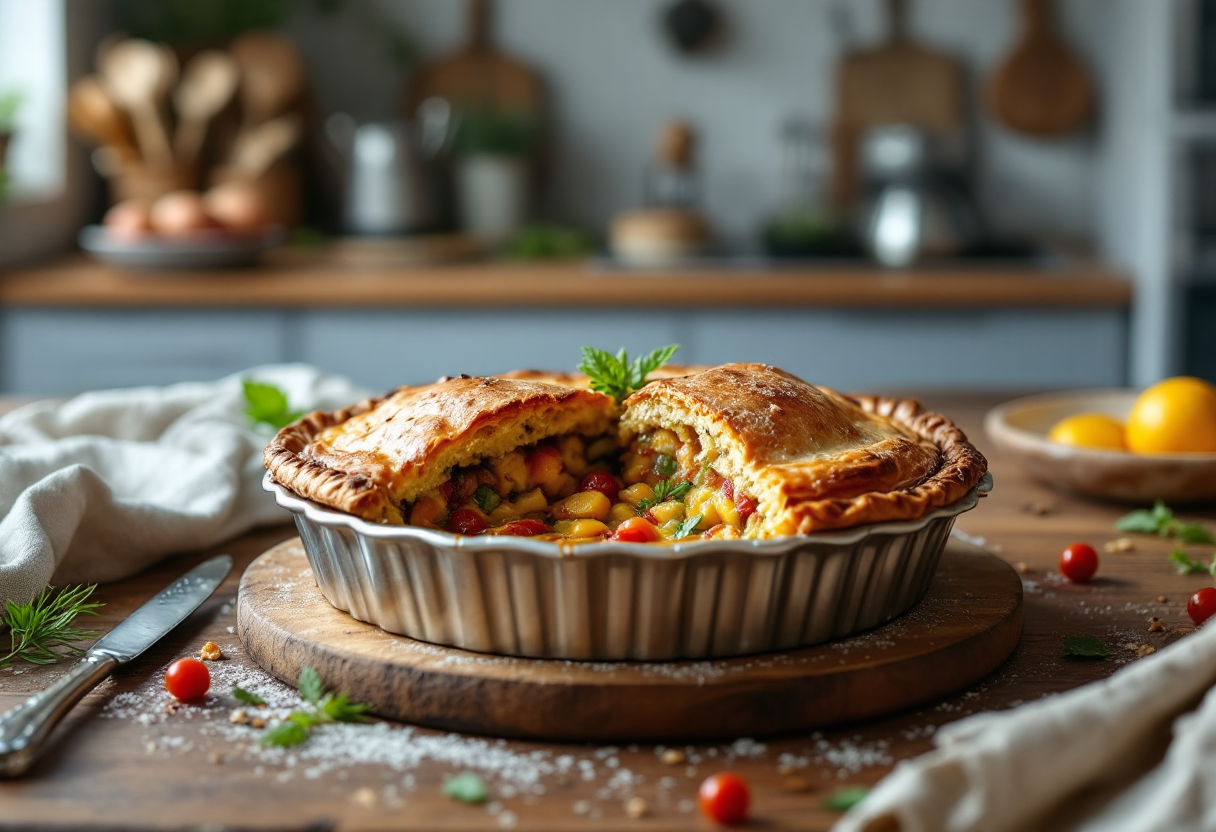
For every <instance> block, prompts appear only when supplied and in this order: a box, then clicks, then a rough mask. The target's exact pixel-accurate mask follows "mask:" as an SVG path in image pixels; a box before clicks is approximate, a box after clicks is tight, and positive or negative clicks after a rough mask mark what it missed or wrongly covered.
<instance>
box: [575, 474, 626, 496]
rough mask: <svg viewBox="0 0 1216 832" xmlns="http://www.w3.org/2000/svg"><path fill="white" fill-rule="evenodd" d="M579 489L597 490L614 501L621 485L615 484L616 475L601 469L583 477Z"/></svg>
mask: <svg viewBox="0 0 1216 832" xmlns="http://www.w3.org/2000/svg"><path fill="white" fill-rule="evenodd" d="M579 490H580V491H598V492H600V493H601V494H603V495H604V496H605V497H607V498H608V499H609V500H611V501H612V502H614V503H615V502H616V495H618V494H620V493H621V487H620V486H619V485H617V482H616V477H614V476H612V474H608V473H605V472H603V471H592V472H591V473H590V474H588V475H587V476H585V477H583V483H582V485H581V486H579Z"/></svg>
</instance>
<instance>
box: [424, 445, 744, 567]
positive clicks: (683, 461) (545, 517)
mask: <svg viewBox="0 0 1216 832" xmlns="http://www.w3.org/2000/svg"><path fill="white" fill-rule="evenodd" d="M712 456H714V455H713V454H712V453H706V452H703V451H702V449H701V445H700V443H699V442H698V441H697V437H696V435H695V433H693V432H692V431H691V430H689V429H685V428H682V429H681V430H680V431H679V435H677V433H676V432H673V431H670V430H666V429H658V430H655V431H653V432H651V433H648V434H645V435H643V436H640V437H638V438H637V439H635V440H634V442H633V443H632V444H631V446H630V447H629V448H628V449H627V450H626V451H625V452H624V453H623V454H622V453H621V450H620V448H619V447H618V446H617V443H616V440H615V439H613V438H612V437H609V436H601V437H596V438H590V439H589V438H586V437H583V436H579V435H576V434H568V435H565V436H559V437H556V438H554V439H548V440H545V441H543V442H540V443H538V444H536V445H532V446H529V447H526V448H519V449H516V450H514V451H511V452H509V453H506V454H504V455H502V456H499V457H495V458H492V459H486V460H483V461H482V462H481V463H479V464H478V465H474V466H470V467H467V468H456V469H453V470H452V472H451V475H450V477H449V478H448V479H447V481H445V482H444V483H443V484H442V485H440V486H439V487H438V488H435V489H433V490H431V491H428V492H426V493H424V494H422V495H420V496H419V497H418V498H417V499H416V500H414V501H413V503H410V504H407V505H405V506H404V507H403V509H404V513H405V516H406V517H407V518H408V519H409V524H410V525H412V526H424V527H427V528H435V529H445V530H447V531H450V532H454V533H456V534H463V535H481V534H495V535H515V536H520V537H539V538H541V539H546V540H566V541H570V542H578V541H591V540H603V539H609V538H610V539H612V540H620V541H627V542H637V543H652V542H664V541H675V540H683V539H687V538H696V537H703V538H738V537H740V536H741V535H742V532H743V530H744V529H745V528H746V526H747V522H748V519H749V517H751V516H752V515H753V514H754V512H755V510H756V503H755V500H753V499H752V498H750V497H748V496H747V495H745V494H736V493H735V490H734V487H733V484H732V483H731V481H730V480H728V479H725V478H723V477H722V476H721V475H720V474H718V473H717V472H716V471H715V470H713V468H712V466H711V463H712V459H711V457H712ZM615 472H620V474H619V475H618V474H617V473H615Z"/></svg>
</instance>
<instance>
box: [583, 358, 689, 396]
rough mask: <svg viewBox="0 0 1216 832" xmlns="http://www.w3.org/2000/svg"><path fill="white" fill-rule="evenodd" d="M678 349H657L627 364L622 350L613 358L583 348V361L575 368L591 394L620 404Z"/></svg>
mask: <svg viewBox="0 0 1216 832" xmlns="http://www.w3.org/2000/svg"><path fill="white" fill-rule="evenodd" d="M679 348H680V345H679V344H669V345H667V346H666V347H659V348H658V349H657V350H655V351H654V352H652V353H650V354H649V355H644V356H642V357H641V358H635V359H634V360H633V362H632V363H630V361H629V353H627V352H625V350H624V349H622V350H621V351H620V352H618V353H617V354H616V355H613V354H612V353H610V352H605V351H604V350H600V349H596V348H595V347H583V360H582V362H581V363H579V365H578V368H579V370H580V371H581V372H583V373H586V375H587V377H588V378H589V379H591V389H592V390H596V391H598V392H600V393H606V394H607V395H609V396H612V398H614V399H616V403H617V404H620V403H621V402H623V401H625V399H626V398H628V397H629V394H630V393H633V392H634V391H636V390H641V389H642V388H643V387H645V386H646V382H647V378H646V377H647V376H649V375H650V374H651V373H653V372H654V371H655V370H657V369H659V368H660V367H662V366H663V365H664V364H666V363H667V362H668V361H670V360H671V357H672V356H673V355H675V354H676V350H678V349H679Z"/></svg>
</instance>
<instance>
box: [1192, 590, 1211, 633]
mask: <svg viewBox="0 0 1216 832" xmlns="http://www.w3.org/2000/svg"><path fill="white" fill-rule="evenodd" d="M1186 614H1187V615H1189V616H1190V617H1191V620H1192V621H1194V622H1195V626H1199V625H1200V624H1202V623H1203V622H1205V621H1207V620H1208V619H1209V618H1211V617H1212V615H1213V614H1216V587H1210V586H1205V587H1204V588H1203V589H1201V590H1199V591H1198V592H1196V593H1195V594H1194V595H1192V596H1191V597H1190V598H1189V599H1188V600H1187V602H1186Z"/></svg>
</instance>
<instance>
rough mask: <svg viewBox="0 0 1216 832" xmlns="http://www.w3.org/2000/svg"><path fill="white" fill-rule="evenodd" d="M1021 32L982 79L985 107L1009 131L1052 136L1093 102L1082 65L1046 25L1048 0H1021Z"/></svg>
mask: <svg viewBox="0 0 1216 832" xmlns="http://www.w3.org/2000/svg"><path fill="white" fill-rule="evenodd" d="M1021 6H1022V37H1021V39H1020V40H1019V41H1018V43H1017V45H1016V46H1015V47H1014V48H1013V51H1012V52H1011V53H1010V54H1009V57H1008V58H1006V59H1005V61H1004V63H1002V64H1001V65H1000V67H998V68H997V70H996V72H995V73H993V75H992V79H991V81H989V83H988V109H989V110H990V111H991V112H992V115H993V116H994V117H995V118H996V119H997V120H998V121H1000V122H1001V123H1002V124H1004V125H1005V126H1006V127H1008V128H1010V129H1011V130H1017V131H1018V132H1021V133H1028V134H1030V135H1032V136H1058V135H1060V134H1061V133H1067V132H1068V131H1070V130H1072V129H1074V128H1076V127H1077V126H1078V125H1080V124H1081V123H1082V122H1083V121H1085V119H1086V117H1087V116H1088V115H1089V112H1090V110H1091V108H1092V107H1093V98H1094V90H1093V84H1092V83H1091V82H1090V79H1089V74H1088V73H1087V72H1086V71H1085V66H1084V65H1083V64H1082V63H1081V61H1080V60H1079V59H1078V58H1077V57H1076V56H1075V55H1074V54H1073V53H1072V52H1071V51H1070V50H1069V48H1068V45H1067V44H1066V43H1064V41H1063V39H1062V38H1060V36H1059V35H1058V34H1056V32H1055V30H1054V29H1053V28H1052V22H1051V8H1050V3H1049V0H1021Z"/></svg>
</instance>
